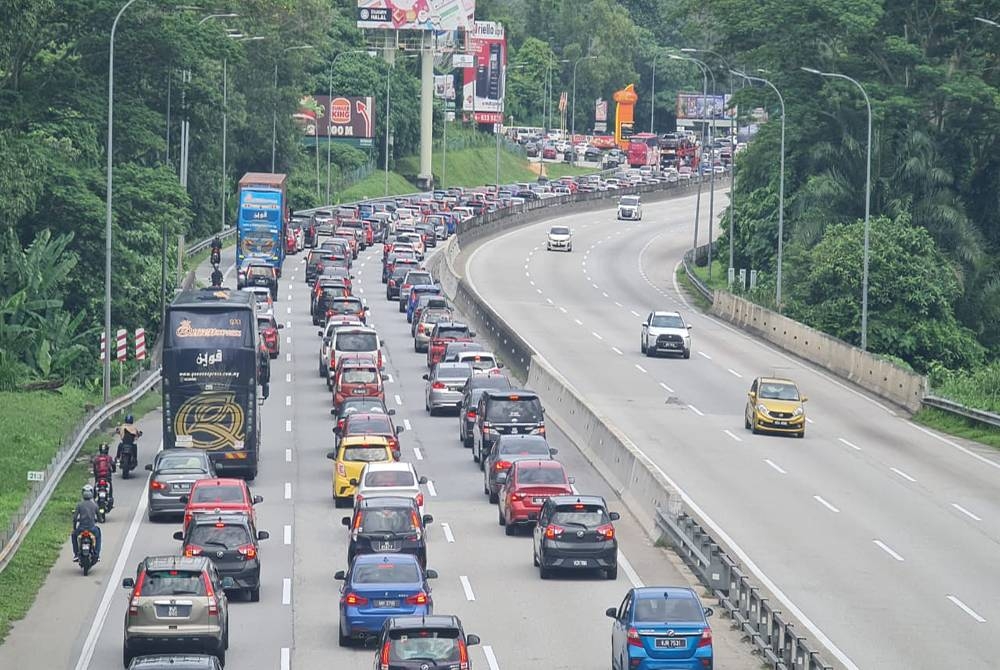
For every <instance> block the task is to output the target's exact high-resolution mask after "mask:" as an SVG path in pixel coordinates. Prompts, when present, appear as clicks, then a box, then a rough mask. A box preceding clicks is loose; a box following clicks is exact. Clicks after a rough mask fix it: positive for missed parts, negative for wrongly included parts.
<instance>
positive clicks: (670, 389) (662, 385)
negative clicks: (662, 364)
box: [660, 382, 674, 393]
mask: <svg viewBox="0 0 1000 670" xmlns="http://www.w3.org/2000/svg"><path fill="white" fill-rule="evenodd" d="M660 386H661V387H663V390H664V391H666V392H667V393H673V392H674V390H673V389H672V388H670V387H669V386H667V385H666V384H664V383H663V382H660Z"/></svg>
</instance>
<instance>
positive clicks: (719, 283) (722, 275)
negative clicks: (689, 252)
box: [693, 258, 739, 291]
mask: <svg viewBox="0 0 1000 670" xmlns="http://www.w3.org/2000/svg"><path fill="white" fill-rule="evenodd" d="M693 269H694V275H695V276H696V277H697V278H698V279H700V280H701V281H702V283H704V284H705V286H707V287H708V288H714V289H719V290H721V291H726V290H728V289H729V277H728V273H729V269H728V268H727V267H725V266H724V265H723V264H722V263H721V262H720V261H718V260H716V259H714V258H713V259H712V277H711V278H709V276H708V266H707V265H706V266H704V267H702V266H700V265H695V266H694V268H693ZM736 279H737V280H739V277H737V278H736Z"/></svg>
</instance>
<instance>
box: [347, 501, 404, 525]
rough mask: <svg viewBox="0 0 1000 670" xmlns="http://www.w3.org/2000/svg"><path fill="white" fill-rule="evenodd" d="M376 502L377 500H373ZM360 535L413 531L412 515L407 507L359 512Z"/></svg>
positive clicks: (380, 508)
mask: <svg viewBox="0 0 1000 670" xmlns="http://www.w3.org/2000/svg"><path fill="white" fill-rule="evenodd" d="M375 500H378V498H375ZM358 530H359V531H360V532H362V533H405V532H407V531H411V530H413V514H412V510H411V509H410V508H408V507H379V508H376V509H366V510H362V511H361V525H360V526H359V527H358Z"/></svg>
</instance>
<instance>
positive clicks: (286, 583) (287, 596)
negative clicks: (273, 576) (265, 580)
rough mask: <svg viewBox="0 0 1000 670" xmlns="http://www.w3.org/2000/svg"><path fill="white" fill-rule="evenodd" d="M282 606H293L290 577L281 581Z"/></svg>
mask: <svg viewBox="0 0 1000 670" xmlns="http://www.w3.org/2000/svg"><path fill="white" fill-rule="evenodd" d="M281 604H282V605H291V604H292V580H291V579H289V578H288V577H285V578H284V579H282V580H281Z"/></svg>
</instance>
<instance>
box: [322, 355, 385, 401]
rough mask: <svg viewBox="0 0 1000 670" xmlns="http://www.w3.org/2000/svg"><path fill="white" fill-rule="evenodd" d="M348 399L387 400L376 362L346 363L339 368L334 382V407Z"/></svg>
mask: <svg viewBox="0 0 1000 670" xmlns="http://www.w3.org/2000/svg"><path fill="white" fill-rule="evenodd" d="M347 398H379V399H381V400H383V401H384V400H385V386H384V385H383V383H382V373H381V372H379V369H378V365H377V364H376V363H374V362H370V363H369V362H357V363H356V362H354V361H346V362H344V363H342V364H341V365H339V366H338V368H337V373H336V376H335V379H334V382H333V406H334V407H335V408H337V407H340V403H342V402H344V400H345V399H347Z"/></svg>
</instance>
